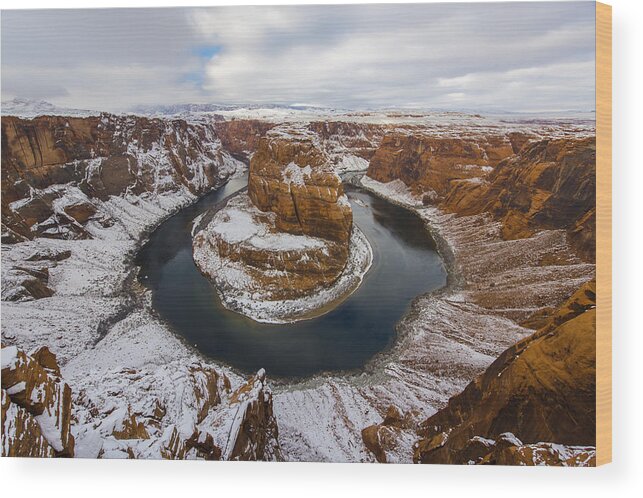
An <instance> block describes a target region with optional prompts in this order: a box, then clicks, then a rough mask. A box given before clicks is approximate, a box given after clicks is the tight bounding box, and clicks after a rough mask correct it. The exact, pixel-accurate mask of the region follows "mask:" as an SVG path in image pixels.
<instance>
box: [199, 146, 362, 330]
mask: <svg viewBox="0 0 643 498" xmlns="http://www.w3.org/2000/svg"><path fill="white" fill-rule="evenodd" d="M352 225H353V217H352V210H351V207H350V203H349V202H348V198H347V197H346V195H345V194H344V190H343V187H342V183H341V179H340V178H339V176H338V175H337V174H336V173H335V171H334V170H333V167H332V165H331V163H330V161H329V159H328V157H327V156H326V155H325V154H324V153H323V152H322V151H320V150H319V149H318V148H316V147H315V146H314V145H313V144H312V143H311V142H308V141H304V140H299V139H293V140H285V139H281V138H273V139H264V140H262V141H261V142H260V144H259V147H258V149H257V151H256V152H255V154H254V155H253V157H252V160H251V162H250V173H249V178H248V192H247V194H245V193H242V194H239V195H237V196H236V197H235V198H233V199H230V200H229V201H228V202H227V204H226V206H225V207H223V208H222V209H220V210H219V211H217V212H216V213H214V214H212V215H211V216H209V217H207V216H206V219H205V220H201V221H199V224H198V226H196V227H195V228H194V230H193V232H194V233H195V236H194V241H193V248H194V260H195V262H196V264H197V266H198V267H199V269H200V270H201V272H202V273H204V274H205V275H206V276H208V277H209V278H210V279H211V280H213V281H214V282H215V283H216V285H217V288H218V290H219V291H220V296H221V298H222V301H223V302H224V304H226V306H227V307H228V308H230V309H233V310H235V311H239V312H241V313H244V314H246V315H248V316H250V317H252V318H254V319H256V320H260V321H292V320H295V319H297V318H301V317H303V316H305V315H306V314H307V313H309V312H312V311H314V310H315V309H318V308H321V307H323V306H325V305H326V304H328V303H329V302H331V301H333V300H335V299H338V298H340V297H341V296H342V295H344V294H345V293H346V292H348V291H350V290H352V289H354V288H355V287H356V286H357V285H359V282H360V281H361V278H362V276H363V274H364V273H365V271H366V270H367V269H368V267H369V266H370V262H371V253H370V247H369V246H368V242H367V241H366V238H365V237H364V236H363V235H362V234H361V232H359V230H357V229H355V230H354V229H353V226H352Z"/></svg>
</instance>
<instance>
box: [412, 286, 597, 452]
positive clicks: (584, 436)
mask: <svg viewBox="0 0 643 498" xmlns="http://www.w3.org/2000/svg"><path fill="white" fill-rule="evenodd" d="M595 307H596V285H595V282H590V283H587V284H585V285H584V286H582V287H581V288H580V289H579V290H578V291H577V292H576V293H574V295H573V296H572V297H571V298H570V299H569V300H568V301H567V302H566V303H565V304H564V305H563V306H561V308H560V309H559V310H558V311H557V312H556V313H555V314H553V316H551V317H550V319H549V320H548V324H547V325H546V326H544V327H543V328H542V329H540V330H539V331H538V332H537V333H535V334H533V335H531V336H530V337H528V338H526V339H524V340H522V341H519V342H518V343H516V344H515V345H514V346H512V347H511V348H509V349H507V350H506V351H505V352H504V353H502V354H501V355H500V356H499V357H498V359H496V360H495V361H494V362H493V363H492V364H491V365H490V366H489V367H488V368H487V369H486V370H485V372H484V373H483V374H482V375H480V376H479V377H478V378H476V379H475V380H474V381H473V382H471V383H470V384H469V385H468V386H467V387H466V388H465V389H464V391H463V392H462V393H461V394H458V395H457V396H455V397H453V398H451V399H450V400H449V403H448V404H447V406H446V407H445V408H443V409H442V410H440V411H438V412H437V413H436V414H435V415H433V416H432V417H430V418H428V419H427V420H425V421H424V422H423V423H422V424H421V428H420V434H421V436H422V437H421V439H420V440H419V441H418V443H417V445H416V446H415V451H414V459H415V461H416V462H421V463H456V464H462V463H467V462H469V461H471V460H473V461H475V462H476V463H484V462H486V461H488V460H491V461H494V462H496V463H503V462H507V461H509V460H510V459H509V460H507V458H508V457H507V456H506V455H504V453H503V452H501V453H500V454H498V450H499V448H498V444H497V442H496V445H495V446H494V447H493V448H492V447H491V446H493V445H489V447H488V448H486V450H485V449H484V448H482V446H481V445H480V442H481V439H480V438H483V439H492V440H497V439H498V438H499V437H501V436H502V435H503V434H504V433H506V432H511V433H513V434H515V436H516V437H517V438H519V439H520V440H521V441H523V442H526V443H528V444H536V443H539V442H542V441H552V442H556V443H560V444H564V445H583V446H594V445H595V442H596V309H595ZM482 442H483V443H484V441H482ZM522 444H523V443H522V442H520V443H519V444H514V445H512V446H522ZM483 446H484V445H483ZM474 450H475V451H474ZM476 451H480V452H481V453H480V455H479V456H478V457H479V458H474V457H473V453H474V452H476ZM515 451H517V450H515ZM492 453H493V454H492Z"/></svg>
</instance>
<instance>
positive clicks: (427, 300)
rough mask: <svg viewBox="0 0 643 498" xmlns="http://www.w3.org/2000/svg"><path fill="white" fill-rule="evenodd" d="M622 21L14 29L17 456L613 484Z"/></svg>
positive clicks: (7, 299) (399, 14)
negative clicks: (609, 65) (602, 427)
mask: <svg viewBox="0 0 643 498" xmlns="http://www.w3.org/2000/svg"><path fill="white" fill-rule="evenodd" d="M595 23H596V4H595V3H594V2H553V3H552V2H542V3H541V2H533V3H532V2H528V3H511V2H509V3H506V2H500V3H475V4H467V3H455V4H453V3H449V4H440V3H427V4H413V5H411V4H408V5H405V4H389V5H385V4H383V5H368V4H364V5H319V6H305V5H303V6H274V7H270V6H265V7H250V6H248V7H244V6H237V7H211V8H206V7H203V8H149V9H98V10H96V9H87V10H83V9H80V10H5V11H3V12H2V26H1V27H2V34H1V36H2V66H1V70H2V304H1V306H2V307H1V311H2V455H3V456H5V457H11V456H16V457H47V458H49V457H74V458H105V459H110V458H130V459H206V460H262V461H296V462H380V463H429V464H431V463H432V464H499V465H551V466H593V465H595V464H596V417H597V415H596V268H597V267H596V220H597V210H596V171H597V169H596V100H595V98H596V96H595V90H596V88H595V76H596V74H595V72H596V27H595V26H596V25H595Z"/></svg>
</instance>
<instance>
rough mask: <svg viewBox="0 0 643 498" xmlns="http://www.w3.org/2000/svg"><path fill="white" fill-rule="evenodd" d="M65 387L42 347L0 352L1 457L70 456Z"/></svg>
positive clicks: (53, 359)
mask: <svg viewBox="0 0 643 498" xmlns="http://www.w3.org/2000/svg"><path fill="white" fill-rule="evenodd" d="M71 415H72V398H71V389H70V387H69V386H68V385H67V384H66V383H64V382H63V381H62V379H61V377H60V369H59V368H58V364H57V362H56V357H55V355H53V354H52V353H51V352H50V351H49V350H48V349H47V348H46V347H44V348H41V349H39V350H36V351H34V352H32V353H31V354H25V353H24V352H23V351H20V350H18V348H16V347H15V346H8V347H4V348H2V429H3V430H2V455H3V456H41V457H43V456H63V457H73V456H74V437H73V436H72V434H71Z"/></svg>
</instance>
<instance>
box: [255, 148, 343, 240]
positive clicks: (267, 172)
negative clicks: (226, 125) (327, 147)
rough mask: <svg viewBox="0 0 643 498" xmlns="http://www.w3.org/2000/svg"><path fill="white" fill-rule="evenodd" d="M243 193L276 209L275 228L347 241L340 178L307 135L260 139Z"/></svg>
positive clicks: (261, 205) (262, 207)
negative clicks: (292, 137)
mask: <svg viewBox="0 0 643 498" xmlns="http://www.w3.org/2000/svg"><path fill="white" fill-rule="evenodd" d="M248 195H249V196H250V199H251V200H252V202H253V204H254V205H255V206H257V207H258V208H259V209H260V210H262V211H271V212H273V213H275V214H276V215H277V216H276V219H275V226H276V227H277V229H278V230H281V231H284V232H288V233H292V234H296V235H299V234H303V235H310V236H312V237H321V238H324V239H329V240H333V241H337V242H340V243H343V244H347V243H348V239H349V237H350V233H351V227H352V223H353V215H352V211H351V207H350V204H349V203H348V201H347V199H346V196H345V195H344V189H343V187H342V182H341V179H340V178H339V176H338V175H337V173H335V171H334V169H333V167H332V164H330V162H329V160H328V158H327V157H326V156H325V155H324V154H323V153H322V152H321V151H320V150H319V149H318V148H316V147H315V146H314V145H313V144H312V143H310V142H308V141H299V140H296V139H288V140H284V139H272V140H268V139H266V140H263V141H262V142H261V143H260V145H259V147H258V149H257V151H256V152H255V154H254V155H253V157H252V160H251V161H250V176H249V178H248Z"/></svg>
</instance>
